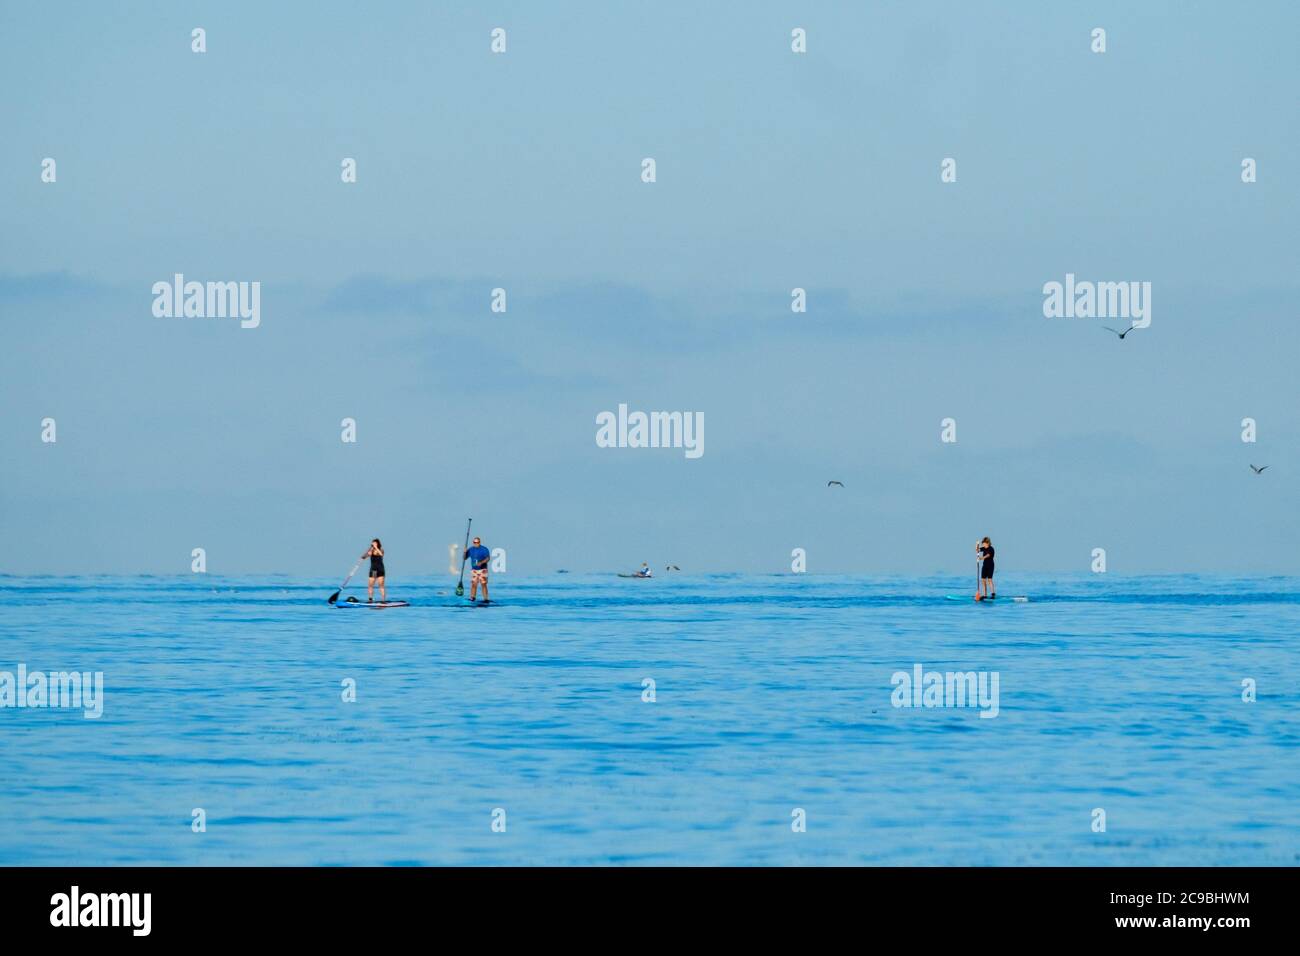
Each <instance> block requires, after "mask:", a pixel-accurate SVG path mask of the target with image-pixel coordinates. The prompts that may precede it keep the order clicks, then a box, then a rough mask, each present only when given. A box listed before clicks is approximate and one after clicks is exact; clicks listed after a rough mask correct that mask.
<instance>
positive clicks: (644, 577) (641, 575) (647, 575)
mask: <svg viewBox="0 0 1300 956" xmlns="http://www.w3.org/2000/svg"><path fill="white" fill-rule="evenodd" d="M619 577H620V578H642V579H644V580H647V581H649V580H653V576H652V575H649V574H620V575H619Z"/></svg>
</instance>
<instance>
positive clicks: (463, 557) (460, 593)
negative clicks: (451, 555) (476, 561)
mask: <svg viewBox="0 0 1300 956" xmlns="http://www.w3.org/2000/svg"><path fill="white" fill-rule="evenodd" d="M473 523H474V519H473V518H470V519H469V524H467V525H465V551H462V552H461V553H460V580H459V581H457V582H456V597H464V596H465V562H466V561H468V560H469V555H468V554H466V553H465V552H466V551H469V529H470V525H472V524H473Z"/></svg>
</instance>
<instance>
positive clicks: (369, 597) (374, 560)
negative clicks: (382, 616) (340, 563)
mask: <svg viewBox="0 0 1300 956" xmlns="http://www.w3.org/2000/svg"><path fill="white" fill-rule="evenodd" d="M362 557H363V558H369V559H370V580H369V581H367V582H366V602H367V603H373V602H374V600H375V585H376V584H378V585H379V600H380V601H387V600H388V591H387V589H386V588H385V587H384V546H383V545H382V544H380V543H379V539H378V538H375V539H374V540H372V541H371V542H370V550H368V551H367V552H366V553H365V554H363V555H362Z"/></svg>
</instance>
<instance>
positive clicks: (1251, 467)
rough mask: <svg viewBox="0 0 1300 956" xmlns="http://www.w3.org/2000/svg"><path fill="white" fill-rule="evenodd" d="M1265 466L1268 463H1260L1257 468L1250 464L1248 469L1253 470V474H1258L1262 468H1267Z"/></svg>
mask: <svg viewBox="0 0 1300 956" xmlns="http://www.w3.org/2000/svg"><path fill="white" fill-rule="evenodd" d="M1267 467H1268V465H1260V466H1259V467H1258V468H1256V467H1255V466H1254V465H1251V466H1250V470H1251V471H1253V472H1254V473H1255V474H1257V475H1258V474H1261V473H1262V472H1263V471H1264V469H1265V468H1267Z"/></svg>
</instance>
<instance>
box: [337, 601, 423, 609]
mask: <svg viewBox="0 0 1300 956" xmlns="http://www.w3.org/2000/svg"><path fill="white" fill-rule="evenodd" d="M334 606H335V607H368V608H370V609H371V610H372V611H382V610H383V609H384V608H388V607H410V606H411V605H410V604H409V603H408V602H406V601H354V600H352V599H351V598H349V599H348V600H346V601H339V602H338V603H337V604H335V605H334Z"/></svg>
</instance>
